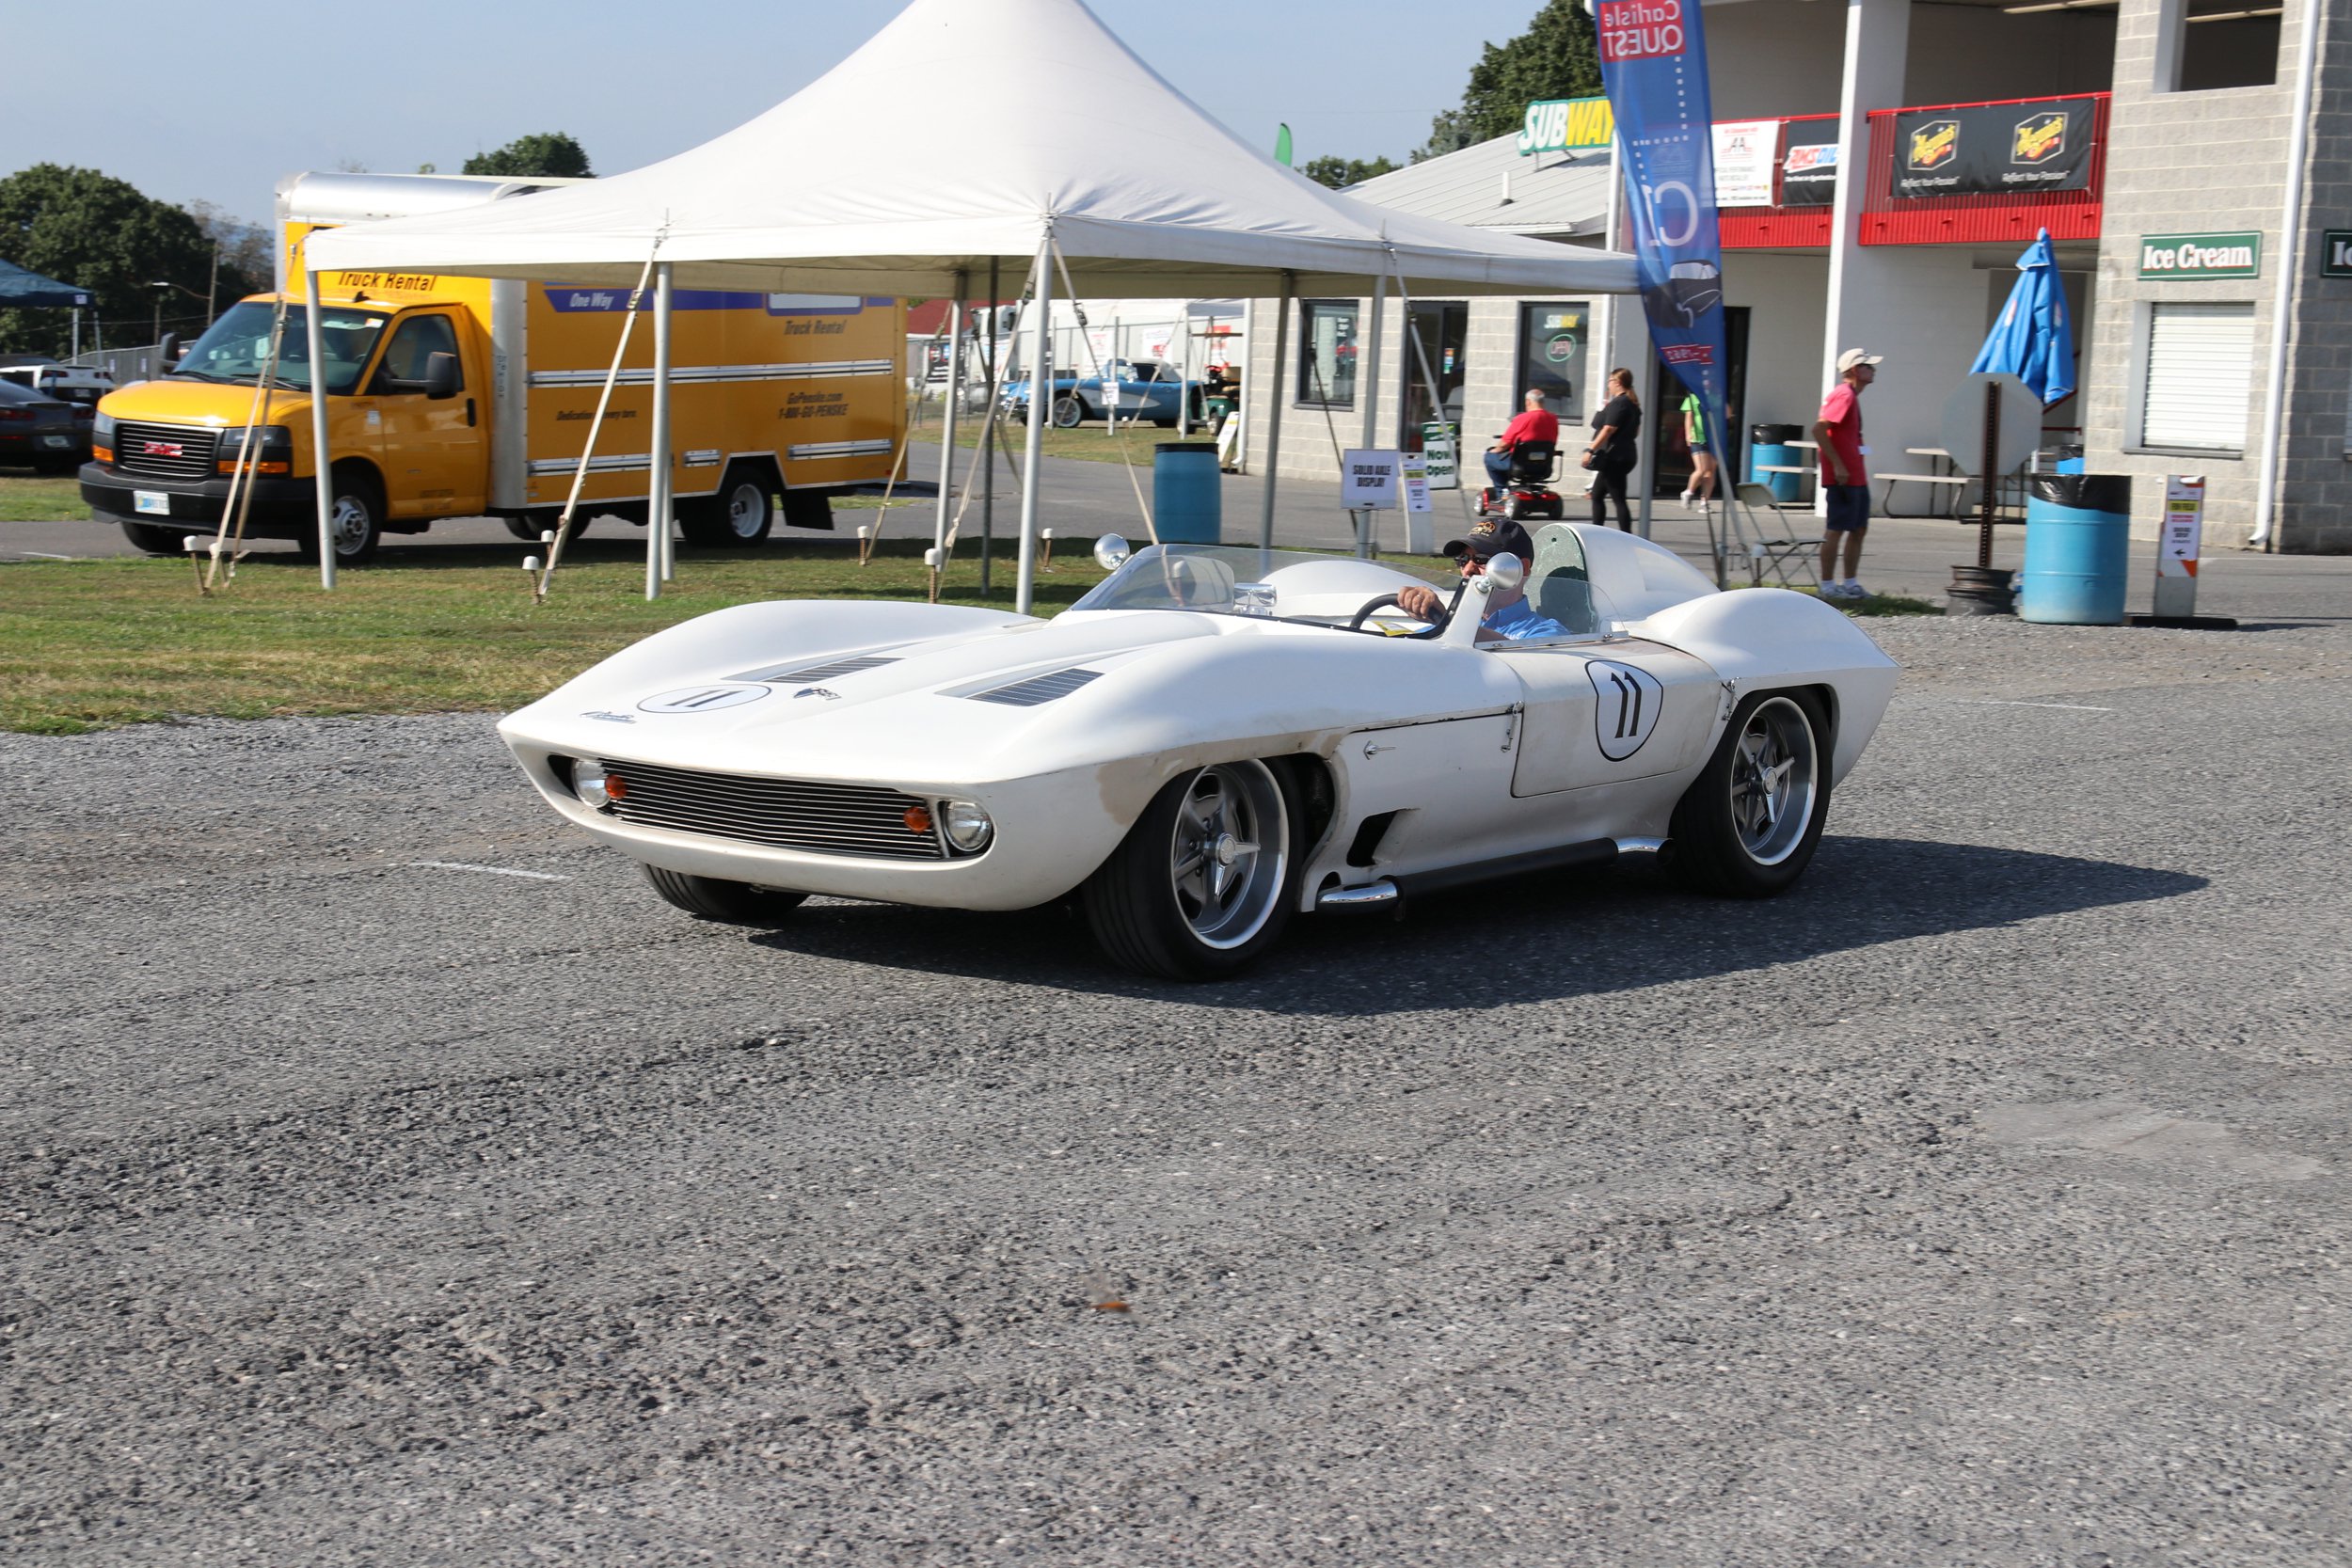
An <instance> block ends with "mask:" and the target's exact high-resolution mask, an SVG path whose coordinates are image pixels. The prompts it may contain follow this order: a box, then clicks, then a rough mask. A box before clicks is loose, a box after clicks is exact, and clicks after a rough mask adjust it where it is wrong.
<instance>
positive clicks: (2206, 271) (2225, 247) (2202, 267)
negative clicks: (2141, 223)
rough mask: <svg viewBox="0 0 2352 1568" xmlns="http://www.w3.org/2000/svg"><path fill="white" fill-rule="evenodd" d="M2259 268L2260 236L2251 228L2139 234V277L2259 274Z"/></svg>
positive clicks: (2260, 272)
mask: <svg viewBox="0 0 2352 1568" xmlns="http://www.w3.org/2000/svg"><path fill="white" fill-rule="evenodd" d="M2262 272H2263V237H2262V235H2261V234H2259V233H2257V232H2254V231H2252V230H2249V231H2247V232H2245V233H2238V234H2142V235H2141V236H2140V237H2139V276H2140V277H2158V278H2162V277H2173V278H2181V279H2184V280H2185V279H2189V278H2201V277H2261V276H2262Z"/></svg>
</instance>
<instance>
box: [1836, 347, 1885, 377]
mask: <svg viewBox="0 0 2352 1568" xmlns="http://www.w3.org/2000/svg"><path fill="white" fill-rule="evenodd" d="M1885 357H1886V356H1884V355H1883V354H1872V353H1871V352H1870V351H1869V350H1868V349H1867V348H1850V349H1848V350H1847V351H1846V352H1845V353H1843V354H1841V355H1839V356H1837V373H1838V374H1839V375H1843V374H1845V373H1846V372H1848V371H1850V370H1852V369H1853V368H1854V367H1855V366H1856V365H1875V364H1877V363H1878V362H1879V361H1880V360H1882V359H1883V358H1885Z"/></svg>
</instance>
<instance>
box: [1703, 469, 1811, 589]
mask: <svg viewBox="0 0 2352 1568" xmlns="http://www.w3.org/2000/svg"><path fill="white" fill-rule="evenodd" d="M1793 510H1794V509H1793V508H1788V507H1784V506H1782V505H1781V504H1780V499H1779V498H1778V497H1776V496H1774V495H1773V494H1772V491H1771V489H1769V488H1768V487H1767V486H1765V485H1762V484H1759V483H1756V481H1755V480H1747V481H1744V482H1742V483H1739V484H1736V485H1734V486H1733V487H1732V493H1731V495H1730V496H1729V497H1728V498H1726V499H1725V500H1724V518H1725V520H1726V521H1727V522H1728V523H1729V525H1730V526H1729V528H1728V529H1727V530H1726V531H1725V533H1726V538H1725V541H1724V543H1725V544H1726V546H1728V547H1729V548H1730V549H1731V551H1732V552H1733V553H1736V554H1740V555H1744V556H1746V557H1747V558H1748V586H1749V587H1751V588H1761V587H1763V586H1764V577H1765V574H1766V573H1767V572H1769V573H1771V574H1772V576H1773V577H1775V578H1778V579H1779V580H1780V585H1781V586H1782V587H1783V588H1796V587H1799V586H1805V587H1810V588H1814V589H1817V590H1818V589H1819V588H1820V586H1821V578H1820V567H1819V566H1818V565H1817V564H1816V561H1815V556H1816V553H1817V552H1818V551H1819V550H1820V545H1821V541H1820V539H1819V538H1818V537H1817V538H1811V539H1797V538H1792V537H1790V536H1789V531H1788V517H1789V516H1790V515H1791V514H1792V512H1793ZM1804 515H1805V516H1807V517H1810V516H1811V515H1812V512H1811V511H1810V509H1808V510H1807V511H1806V512H1805V514H1804ZM1764 518H1770V519H1771V520H1772V522H1771V526H1770V527H1767V526H1766V524H1765V522H1764V521H1763V519H1764ZM1791 561H1794V562H1797V565H1798V570H1799V571H1800V573H1801V574H1802V575H1803V579H1804V580H1803V583H1802V584H1800V582H1799V581H1798V580H1797V579H1796V578H1791V577H1790V576H1789V575H1788V562H1791Z"/></svg>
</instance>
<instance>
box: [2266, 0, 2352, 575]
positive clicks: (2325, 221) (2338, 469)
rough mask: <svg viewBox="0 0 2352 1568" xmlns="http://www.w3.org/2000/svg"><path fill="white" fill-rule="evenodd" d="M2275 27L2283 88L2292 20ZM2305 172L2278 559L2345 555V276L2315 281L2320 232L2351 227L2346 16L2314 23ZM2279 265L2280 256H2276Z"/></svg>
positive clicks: (2350, 325) (2350, 404)
mask: <svg viewBox="0 0 2352 1568" xmlns="http://www.w3.org/2000/svg"><path fill="white" fill-rule="evenodd" d="M2287 21H2288V26H2287V27H2285V28H2283V29H2282V32H2283V33H2284V34H2285V37H2284V38H2283V39H2282V40H2281V54H2282V55H2283V56H2284V57H2282V58H2281V60H2280V74H2281V79H2282V80H2291V78H2292V73H2293V71H2294V59H2293V54H2294V49H2295V47H2296V43H2297V42H2298V41H2299V40H2297V39H2296V32H2297V30H2298V29H2299V27H2300V20H2299V18H2297V17H2296V16H2295V15H2294V14H2293V12H2292V11H2290V13H2289V16H2288V18H2287ZM2312 109H2313V113H2312V137H2311V148H2310V156H2309V161H2308V163H2307V164H2306V166H2305V167H2306V172H2307V179H2308V183H2307V184H2306V186H2305V190H2304V197H2305V202H2306V206H2305V210H2304V223H2303V242H2302V247H2301V260H2300V261H2298V262H2297V264H2296V304H2295V318H2294V332H2293V336H2292V337H2291V338H2290V340H2289V342H2288V349H2287V355H2288V358H2287V365H2288V372H2287V402H2286V425H2285V432H2284V434H2285V449H2284V451H2283V453H2282V461H2281V462H2280V474H2279V498H2278V519H2277V521H2278V543H2279V547H2280V549H2281V550H2282V551H2289V552H2296V553H2301V552H2317V553H2325V554H2328V555H2343V554H2347V553H2352V461H2347V456H2346V454H2347V451H2352V278H2335V277H2320V276H2319V268H2320V256H2321V250H2320V247H2321V245H2322V243H2323V231H2324V230H2328V229H2331V228H2333V229H2346V228H2352V14H2344V13H2343V12H2339V13H2338V14H2334V15H2327V16H2323V17H2322V18H2321V20H2320V54H2319V78H2318V82H2317V84H2316V88H2315V91H2314V93H2313V99H2312ZM2281 264H2282V265H2283V264H2284V254H2283V251H2282V252H2281Z"/></svg>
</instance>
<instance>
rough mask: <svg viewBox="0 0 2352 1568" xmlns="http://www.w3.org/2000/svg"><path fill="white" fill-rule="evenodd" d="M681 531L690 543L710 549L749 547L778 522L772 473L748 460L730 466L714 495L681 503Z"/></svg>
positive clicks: (679, 505) (679, 528) (756, 542)
mask: <svg viewBox="0 0 2352 1568" xmlns="http://www.w3.org/2000/svg"><path fill="white" fill-rule="evenodd" d="M677 521H678V531H680V532H682V533H684V534H685V535H686V542H687V543H688V544H690V545H700V546H705V547H706V548H709V549H721V550H743V549H749V548H751V547H752V546H755V545H757V544H758V543H760V542H761V541H762V540H764V539H766V538H767V537H768V531H769V530H770V529H771V528H774V527H775V526H776V498H775V493H774V490H773V487H772V485H771V483H770V480H769V476H768V475H767V474H765V473H763V472H761V471H760V469H759V468H758V467H755V466H754V465H752V464H749V463H734V464H729V465H728V467H727V471H726V477H725V478H723V479H722V480H721V481H720V482H719V493H718V494H717V495H715V496H696V497H694V498H693V499H691V500H685V501H681V502H679V503H678V518H677Z"/></svg>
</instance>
